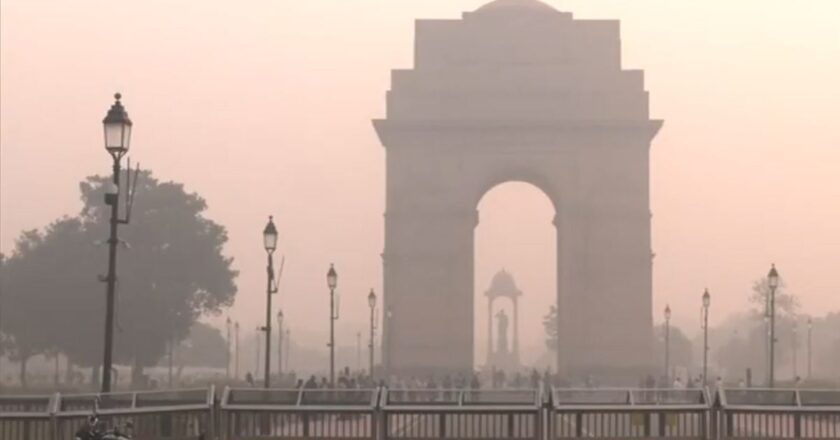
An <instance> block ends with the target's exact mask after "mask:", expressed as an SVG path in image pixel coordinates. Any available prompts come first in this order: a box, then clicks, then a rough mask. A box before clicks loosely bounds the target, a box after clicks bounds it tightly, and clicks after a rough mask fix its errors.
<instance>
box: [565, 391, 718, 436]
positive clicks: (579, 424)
mask: <svg viewBox="0 0 840 440" xmlns="http://www.w3.org/2000/svg"><path fill="white" fill-rule="evenodd" d="M710 408H711V405H710V403H709V396H708V393H707V392H706V390H703V389H690V390H672V389H667V390H666V389H662V390H659V389H640V390H637V389H553V390H552V396H551V409H550V414H549V425H550V435H549V439H552V440H554V439H569V438H598V439H628V438H668V439H698V440H700V439H707V438H713V437H712V436H709V434H710V429H709V428H710V424H709V418H710Z"/></svg>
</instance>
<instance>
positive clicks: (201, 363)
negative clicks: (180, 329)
mask: <svg viewBox="0 0 840 440" xmlns="http://www.w3.org/2000/svg"><path fill="white" fill-rule="evenodd" d="M177 359H178V363H179V364H180V365H182V366H193V367H216V368H224V367H225V363H226V362H227V342H226V341H225V338H224V337H222V332H221V331H220V330H219V329H217V328H215V327H211V326H210V325H208V324H205V323H202V322H196V323H195V324H193V326H192V327H191V328H190V334H189V337H188V338H187V339H185V340H184V341H183V342H181V346H180V347H179V349H178V357H177Z"/></svg>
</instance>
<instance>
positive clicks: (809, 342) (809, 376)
mask: <svg viewBox="0 0 840 440" xmlns="http://www.w3.org/2000/svg"><path fill="white" fill-rule="evenodd" d="M812 326H813V323H812V322H811V318H808V379H811V327H812Z"/></svg>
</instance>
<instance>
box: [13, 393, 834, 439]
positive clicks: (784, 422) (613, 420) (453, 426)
mask: <svg viewBox="0 0 840 440" xmlns="http://www.w3.org/2000/svg"><path fill="white" fill-rule="evenodd" d="M94 412H96V413H97V414H98V415H99V416H100V418H101V419H103V420H104V421H105V422H106V423H107V424H108V425H110V426H115V425H117V426H122V425H124V424H125V423H126V422H129V421H130V422H132V424H133V425H134V427H135V429H134V434H135V435H134V437H135V438H136V439H138V440H147V439H176V440H182V439H183V440H186V439H207V440H211V439H230V440H253V439H305V438H318V439H361V440H427V439H453V440H454V439H457V440H495V439H499V440H500V439H512V440H564V439H584V438H586V439H605V440H607V439H612V440H618V439H622V440H624V439H679V440H681V439H686V440H718V439H720V440H741V439H762V440H782V439H797V438H802V439H840V390H835V391H827V390H780V389H772V390H766V389H721V390H718V391H717V392H715V393H709V392H708V391H707V390H703V389H692V390H673V389H668V390H665V389H663V390H657V389H566V388H554V389H550V390H543V389H515V390H441V389H431V390H416V389H415V390H404V389H393V390H389V389H384V388H383V389H352V390H347V389H341V390H323V389H311V390H310V389H302V390H301V389H269V390H264V389H255V388H248V389H238V388H233V389H231V388H228V389H225V390H224V392H223V393H221V395H217V394H216V393H215V390H214V388H212V387H210V388H207V389H195V390H172V391H152V392H136V393H111V394H106V395H98V394H78V395H62V394H52V395H42V396H2V395H0V440H62V439H72V438H73V433H74V432H75V431H76V429H78V428H79V427H80V426H82V425H83V424H84V423H85V419H86V418H87V417H88V416H89V415H90V414H92V413H94Z"/></svg>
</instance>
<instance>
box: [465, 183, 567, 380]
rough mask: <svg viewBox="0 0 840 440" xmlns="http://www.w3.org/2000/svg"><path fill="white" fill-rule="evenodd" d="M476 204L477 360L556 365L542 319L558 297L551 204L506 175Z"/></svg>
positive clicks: (511, 366) (485, 365)
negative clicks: (506, 179)
mask: <svg viewBox="0 0 840 440" xmlns="http://www.w3.org/2000/svg"><path fill="white" fill-rule="evenodd" d="M477 211H478V224H477V225H476V228H475V233H474V249H473V252H474V253H473V256H474V284H473V285H474V286H475V287H474V301H475V306H474V312H473V313H474V329H473V331H474V359H475V364H476V365H475V367H476V368H477V369H479V370H486V371H490V370H491V369H492V365H495V366H496V368H498V369H504V370H507V372H512V371H514V370H517V369H521V368H523V367H531V366H536V367H539V368H541V369H545V368H547V367H551V368H552V370H555V369H554V364H555V360H556V357H557V356H556V352H555V351H551V350H549V348H548V345H547V344H546V331H545V327H544V325H543V318H544V316H545V315H546V314H547V313H548V312H549V310H550V307H551V306H556V304H557V230H556V228H555V226H554V223H553V221H554V218H555V214H556V208H555V205H554V203H553V202H552V200H551V198H550V197H549V195H548V194H547V193H546V192H545V191H544V190H542V189H540V188H539V187H538V186H536V185H534V184H532V183H527V182H524V181H506V182H502V183H498V184H496V185H494V186H492V187H490V188H489V189H488V190H487V191H485V192H484V193H483V194H482V195H481V196H480V199H479V200H478V202H477ZM491 306H492V307H491Z"/></svg>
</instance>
